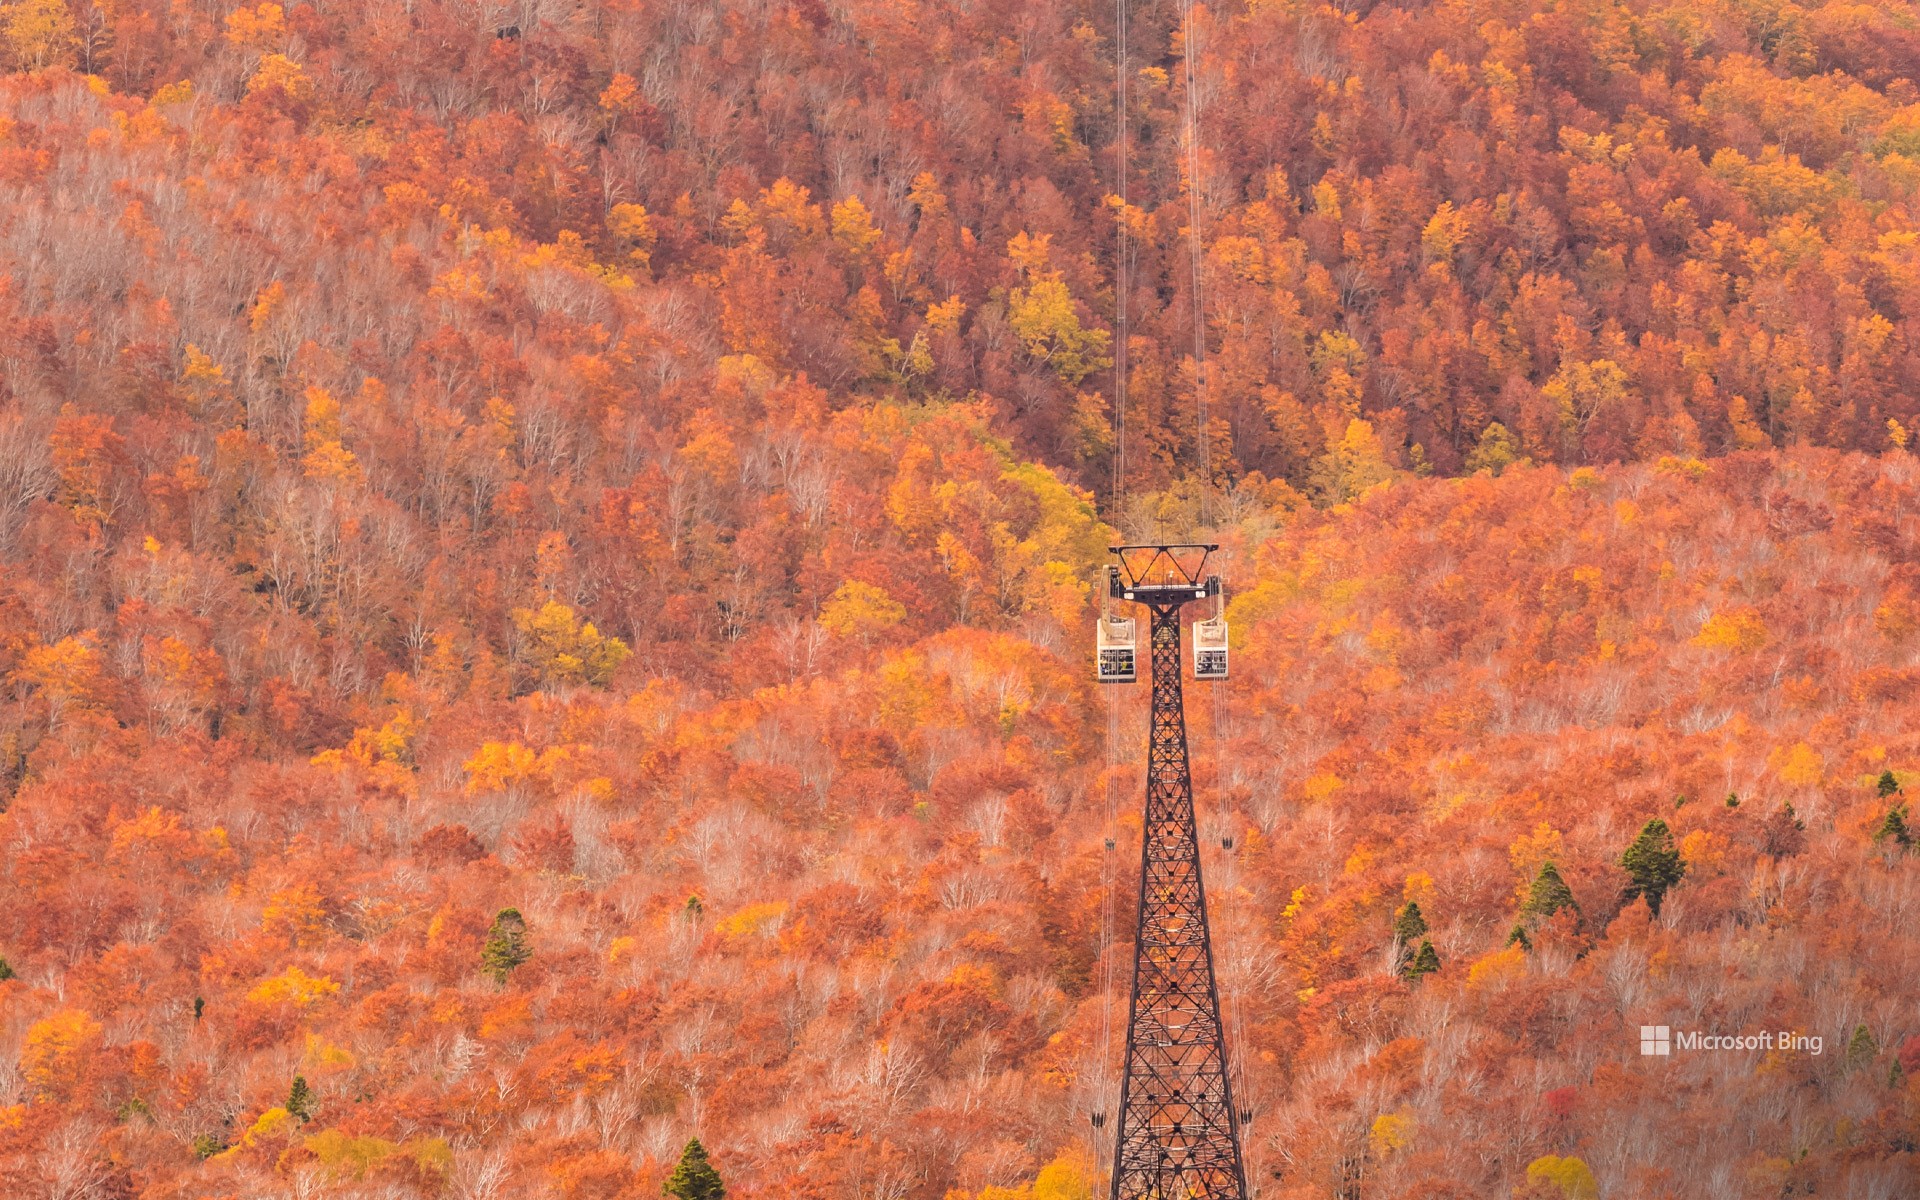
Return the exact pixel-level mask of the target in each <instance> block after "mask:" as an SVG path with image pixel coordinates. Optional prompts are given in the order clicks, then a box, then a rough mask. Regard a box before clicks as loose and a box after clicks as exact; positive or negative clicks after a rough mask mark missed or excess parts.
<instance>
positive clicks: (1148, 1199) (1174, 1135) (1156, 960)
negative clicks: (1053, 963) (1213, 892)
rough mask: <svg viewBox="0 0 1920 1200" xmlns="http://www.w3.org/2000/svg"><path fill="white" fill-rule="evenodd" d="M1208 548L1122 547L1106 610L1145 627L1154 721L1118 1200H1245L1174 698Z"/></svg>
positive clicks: (1178, 703)
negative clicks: (1144, 621)
mask: <svg viewBox="0 0 1920 1200" xmlns="http://www.w3.org/2000/svg"><path fill="white" fill-rule="evenodd" d="M1216 548H1217V547H1215V546H1212V545H1192V546H1116V547H1113V553H1114V554H1115V555H1116V556H1117V557H1118V559H1119V563H1118V565H1116V566H1113V567H1110V568H1108V587H1109V591H1110V594H1111V598H1112V599H1115V600H1129V601H1133V602H1135V603H1139V604H1144V605H1145V606H1146V607H1147V611H1148V613H1149V615H1150V630H1149V646H1150V652H1151V657H1150V663H1151V670H1152V680H1153V715H1152V723H1151V726H1150V732H1149V735H1148V744H1147V797H1146V810H1145V813H1144V820H1143V822H1142V827H1141V841H1142V845H1141V855H1140V908H1139V920H1138V925H1137V928H1136V932H1135V939H1134V960H1133V990H1132V999H1131V1001H1130V1003H1129V1009H1128V1016H1127V1044H1126V1058H1125V1066H1124V1068H1123V1074H1122V1076H1121V1081H1120V1112H1119V1121H1118V1128H1117V1141H1116V1146H1115V1150H1114V1161H1113V1186H1112V1197H1113V1200H1245V1198H1246V1195H1247V1186H1246V1168H1245V1165H1244V1163H1243V1162H1242V1159H1241V1155H1240V1114H1239V1113H1238V1112H1236V1110H1235V1109H1234V1106H1233V1092H1232V1084H1231V1080H1230V1079H1229V1076H1228V1071H1227V1049H1226V1038H1225V1031H1224V1029H1223V1027H1222V1024H1221V1020H1220V995H1219V989H1218V986H1217V984H1216V982H1215V977H1214V969H1213V942H1212V938H1211V935H1210V933H1209V930H1208V925H1207V893H1206V888H1205V886H1204V884H1203V883H1202V880H1201V876H1200V841H1199V836H1198V831H1197V829H1196V827H1195V822H1194V813H1193V775H1192V771H1191V769H1190V767H1189V763H1188V757H1187V721H1186V711H1185V708H1184V702H1183V697H1182V693H1181V678H1180V676H1181V666H1182V664H1181V653H1180V640H1181V639H1180V613H1181V610H1182V609H1183V608H1184V607H1185V606H1186V605H1187V604H1188V603H1190V602H1192V601H1195V600H1204V599H1208V598H1210V597H1214V596H1217V595H1218V594H1219V590H1220V580H1219V578H1218V577H1217V576H1211V575H1207V574H1205V568H1206V558H1207V554H1208V553H1209V552H1210V551H1212V550H1214V549H1216Z"/></svg>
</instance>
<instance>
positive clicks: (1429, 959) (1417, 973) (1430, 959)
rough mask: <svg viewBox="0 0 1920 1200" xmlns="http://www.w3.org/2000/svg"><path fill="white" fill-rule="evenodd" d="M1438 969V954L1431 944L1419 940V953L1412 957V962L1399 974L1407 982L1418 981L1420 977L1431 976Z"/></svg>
mask: <svg viewBox="0 0 1920 1200" xmlns="http://www.w3.org/2000/svg"><path fill="white" fill-rule="evenodd" d="M1439 969H1440V952H1439V951H1437V950H1435V949H1434V948H1433V943H1432V942H1430V941H1428V940H1427V939H1425V938H1421V939H1420V952H1419V953H1418V954H1416V955H1414V956H1413V961H1412V962H1410V963H1408V964H1407V965H1406V969H1405V970H1404V971H1402V972H1401V973H1402V974H1403V975H1405V976H1406V977H1407V978H1408V979H1409V980H1418V979H1419V978H1420V977H1421V976H1422V975H1431V974H1433V973H1434V972H1435V971H1438V970H1439Z"/></svg>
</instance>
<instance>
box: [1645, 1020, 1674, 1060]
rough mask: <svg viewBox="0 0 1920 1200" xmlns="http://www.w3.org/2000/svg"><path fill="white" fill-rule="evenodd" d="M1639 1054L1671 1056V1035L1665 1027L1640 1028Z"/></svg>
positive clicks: (1648, 1026)
mask: <svg viewBox="0 0 1920 1200" xmlns="http://www.w3.org/2000/svg"><path fill="white" fill-rule="evenodd" d="M1640 1053H1642V1054H1672V1053H1673V1040H1672V1034H1671V1032H1670V1031H1669V1030H1668V1028H1667V1027H1666V1026H1665V1025H1642V1026H1641V1027H1640Z"/></svg>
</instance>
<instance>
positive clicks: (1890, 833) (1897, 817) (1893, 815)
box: [0, 804, 1913, 979]
mask: <svg viewBox="0 0 1920 1200" xmlns="http://www.w3.org/2000/svg"><path fill="white" fill-rule="evenodd" d="M1873 840H1874V841H1876V842H1892V843H1893V844H1894V845H1896V846H1898V847H1900V848H1901V849H1902V850H1909V849H1912V847H1913V830H1911V829H1909V828H1908V827H1907V806H1906V805H1904V804H1896V805H1894V806H1893V807H1892V808H1890V809H1888V810H1887V819H1886V820H1884V821H1882V822H1880V828H1879V829H1878V830H1876V831H1874V835H1873ZM4 978H6V976H4V975H0V979H4Z"/></svg>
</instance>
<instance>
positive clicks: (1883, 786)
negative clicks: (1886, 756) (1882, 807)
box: [1873, 771, 1900, 800]
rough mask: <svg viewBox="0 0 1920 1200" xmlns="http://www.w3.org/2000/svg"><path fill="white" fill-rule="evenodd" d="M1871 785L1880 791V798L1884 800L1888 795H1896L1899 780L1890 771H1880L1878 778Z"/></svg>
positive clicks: (1898, 788)
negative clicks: (1876, 781)
mask: <svg viewBox="0 0 1920 1200" xmlns="http://www.w3.org/2000/svg"><path fill="white" fill-rule="evenodd" d="M1873 786H1874V789H1875V790H1876V791H1878V792H1879V793H1880V798H1881V799H1882V800H1885V799H1886V798H1887V797H1888V796H1892V795H1896V794H1897V793H1898V792H1899V791H1900V781H1899V780H1898V779H1895V778H1894V777H1893V772H1892V771H1882V772H1880V780H1879V782H1878V783H1875V784H1874V785H1873Z"/></svg>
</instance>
